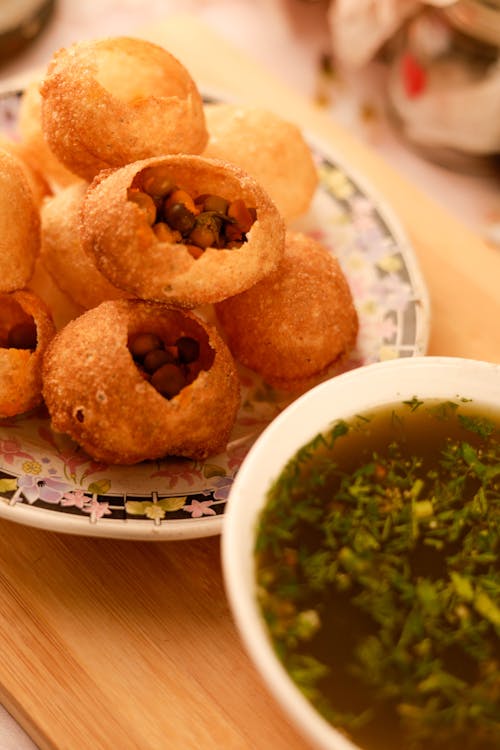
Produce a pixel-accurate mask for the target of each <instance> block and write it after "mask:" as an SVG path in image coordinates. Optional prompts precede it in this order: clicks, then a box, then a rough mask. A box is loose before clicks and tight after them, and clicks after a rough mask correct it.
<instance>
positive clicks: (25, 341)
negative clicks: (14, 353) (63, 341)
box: [0, 294, 37, 351]
mask: <svg viewBox="0 0 500 750" xmlns="http://www.w3.org/2000/svg"><path fill="white" fill-rule="evenodd" d="M36 346H37V329H36V324H35V321H34V319H33V317H32V316H31V315H28V313H26V312H25V311H24V310H23V308H22V307H21V305H20V304H19V303H18V302H16V300H14V299H12V297H10V296H9V295H6V294H5V295H1V296H0V348H2V349H27V350H29V351H35V349H36Z"/></svg>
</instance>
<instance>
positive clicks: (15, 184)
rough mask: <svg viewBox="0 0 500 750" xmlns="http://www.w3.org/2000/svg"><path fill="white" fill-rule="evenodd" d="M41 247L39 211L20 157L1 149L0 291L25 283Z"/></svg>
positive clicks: (20, 287) (7, 290) (30, 274)
mask: <svg viewBox="0 0 500 750" xmlns="http://www.w3.org/2000/svg"><path fill="white" fill-rule="evenodd" d="M39 249H40V215H39V211H38V207H37V205H36V203H35V198H34V196H33V192H32V190H31V187H30V185H29V182H28V178H27V177H26V172H25V169H24V167H23V166H22V164H21V163H20V161H19V159H17V158H16V157H15V156H13V155H12V154H10V153H8V152H7V151H4V150H2V149H0V292H12V291H14V290H16V289H22V288H23V287H25V286H26V284H27V283H28V281H29V279H30V278H31V276H32V274H33V269H34V265H35V260H36V257H37V255H38V251H39Z"/></svg>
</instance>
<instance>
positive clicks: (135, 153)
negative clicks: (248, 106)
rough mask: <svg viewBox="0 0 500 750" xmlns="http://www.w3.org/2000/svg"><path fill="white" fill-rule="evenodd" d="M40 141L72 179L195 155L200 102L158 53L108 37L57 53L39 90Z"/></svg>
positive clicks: (202, 133)
mask: <svg viewBox="0 0 500 750" xmlns="http://www.w3.org/2000/svg"><path fill="white" fill-rule="evenodd" d="M40 93H41V96H42V124H43V132H44V135H45V138H46V139H47V142H48V144H49V146H50V148H51V149H52V151H53V152H54V153H55V154H56V156H57V157H58V158H59V159H60V161H61V162H62V163H63V164H64V165H65V166H66V167H67V168H68V169H69V170H71V171H72V172H75V173H76V174H78V175H80V177H83V178H85V179H88V180H90V179H92V178H93V177H94V176H95V175H96V174H97V173H98V172H99V171H100V170H101V169H106V168H109V167H120V166H123V165H124V164H128V163H129V162H132V161H136V160H138V159H145V158H147V157H150V156H155V155H159V154H175V153H199V152H201V151H202V150H203V149H204V147H205V145H206V142H207V131H206V128H205V117H204V113H203V102H202V99H201V96H200V93H199V91H198V89H197V87H196V84H195V83H194V81H193V79H192V78H191V76H190V75H189V73H188V71H187V70H186V68H185V67H184V66H183V65H182V64H181V63H180V62H179V61H178V60H177V59H176V58H175V57H174V56H173V55H171V54H170V53H169V52H167V51H166V50H165V49H163V48H162V47H160V46H158V45H156V44H153V43H151V42H147V41H145V40H141V39H133V38H128V37H115V38H111V39H102V40H97V41H90V42H78V43H76V44H73V45H72V46H70V47H68V48H67V49H62V50H60V51H59V52H57V53H56V54H55V55H54V56H53V58H52V61H51V62H50V64H49V66H48V69H47V73H46V75H45V78H44V79H43V81H42V84H41V86H40Z"/></svg>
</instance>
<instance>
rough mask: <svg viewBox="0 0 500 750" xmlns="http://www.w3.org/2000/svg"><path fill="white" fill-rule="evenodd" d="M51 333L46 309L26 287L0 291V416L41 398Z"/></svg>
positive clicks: (20, 411)
mask: <svg viewBox="0 0 500 750" xmlns="http://www.w3.org/2000/svg"><path fill="white" fill-rule="evenodd" d="M54 333H55V327H54V324H53V322H52V318H51V315H50V312H49V310H48V308H47V307H46V305H45V304H44V303H43V302H42V300H41V299H40V298H39V297H37V295H35V294H33V292H30V291H27V290H20V291H15V292H10V293H0V417H12V416H14V415H16V414H23V413H24V412H26V411H29V410H30V409H33V408H34V407H35V406H38V404H39V403H41V401H42V360H43V356H44V353H45V351H46V349H47V345H48V343H49V341H50V340H51V339H52V337H53V335H54Z"/></svg>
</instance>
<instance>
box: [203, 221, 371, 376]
mask: <svg viewBox="0 0 500 750" xmlns="http://www.w3.org/2000/svg"><path fill="white" fill-rule="evenodd" d="M215 307H216V313H217V318H218V320H219V321H220V324H221V326H222V329H223V331H224V333H225V334H226V336H227V341H228V345H229V348H230V350H231V352H232V353H233V355H234V357H235V358H236V359H237V360H238V361H240V362H241V363H242V364H243V365H246V366H247V367H249V368H250V369H252V370H255V371H256V372H258V373H260V374H261V375H262V377H263V378H264V379H265V380H266V381H267V382H268V383H269V384H271V385H273V386H276V387H278V388H282V389H284V390H290V391H292V390H300V389H302V387H303V386H304V385H306V384H307V381H308V380H310V379H311V378H313V377H317V376H319V375H320V374H321V373H323V372H324V371H325V370H326V369H327V368H328V367H329V366H330V365H332V364H333V363H334V362H337V361H338V360H340V359H341V358H342V357H344V356H345V355H346V354H347V353H348V352H349V351H350V350H351V349H352V348H353V347H354V344H355V341H356V337H357V332H358V317H357V313H356V310H355V307H354V304H353V300H352V296H351V291H350V289H349V285H348V283H347V280H346V278H345V276H344V274H343V272H342V270H341V268H340V265H339V263H338V261H337V259H336V258H335V257H334V256H333V255H332V254H331V253H330V252H329V250H327V248H325V247H324V246H323V245H321V244H320V243H319V242H317V241H316V240H314V239H312V238H311V237H308V236H307V235H305V234H301V233H299V232H289V233H288V234H287V242H286V248H285V255H284V257H283V259H282V261H281V263H280V264H279V266H278V267H277V269H276V270H275V271H274V272H273V273H272V274H270V275H269V276H267V277H266V278H265V279H263V280H262V281H260V282H259V283H258V284H255V286H253V287H252V288H251V289H248V290H247V291H246V292H243V293H242V294H238V295H236V296H234V297H230V298H229V299H226V300H224V301H223V302H220V303H219V304H217V305H216V306H215Z"/></svg>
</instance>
